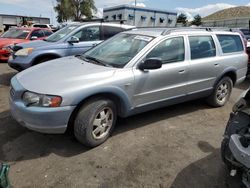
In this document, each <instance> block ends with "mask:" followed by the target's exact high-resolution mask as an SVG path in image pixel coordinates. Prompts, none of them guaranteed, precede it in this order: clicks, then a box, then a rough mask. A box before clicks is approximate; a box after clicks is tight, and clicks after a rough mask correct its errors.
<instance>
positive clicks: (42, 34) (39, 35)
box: [30, 30, 44, 38]
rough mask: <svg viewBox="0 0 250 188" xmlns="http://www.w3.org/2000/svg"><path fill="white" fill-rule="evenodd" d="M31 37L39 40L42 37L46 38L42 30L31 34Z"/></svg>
mask: <svg viewBox="0 0 250 188" xmlns="http://www.w3.org/2000/svg"><path fill="white" fill-rule="evenodd" d="M31 37H37V38H41V37H44V33H43V31H42V30H35V31H33V32H32V33H31V36H30V38H31Z"/></svg>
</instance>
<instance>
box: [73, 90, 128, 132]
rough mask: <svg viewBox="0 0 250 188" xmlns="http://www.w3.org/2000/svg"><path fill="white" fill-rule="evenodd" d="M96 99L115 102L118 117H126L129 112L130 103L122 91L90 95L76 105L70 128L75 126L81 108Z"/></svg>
mask: <svg viewBox="0 0 250 188" xmlns="http://www.w3.org/2000/svg"><path fill="white" fill-rule="evenodd" d="M96 98H105V99H109V100H111V101H113V102H114V103H115V105H116V107H117V115H118V116H119V117H126V116H127V115H128V112H129V108H130V102H129V99H128V97H127V96H126V94H125V93H123V92H122V91H120V92H119V93H117V92H113V91H103V92H96V93H92V94H89V95H87V96H85V97H84V98H82V99H81V100H80V102H79V103H78V104H77V105H76V108H75V109H74V111H73V112H72V114H71V116H70V118H69V122H68V128H72V127H73V125H74V120H75V118H76V115H77V113H78V112H79V110H80V109H81V107H82V106H83V105H84V104H86V103H87V102H88V101H90V100H94V99H96Z"/></svg>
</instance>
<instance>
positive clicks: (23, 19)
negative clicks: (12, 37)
mask: <svg viewBox="0 0 250 188" xmlns="http://www.w3.org/2000/svg"><path fill="white" fill-rule="evenodd" d="M27 22H32V23H41V24H49V23H50V19H49V18H43V17H27V16H20V15H7V14H0V29H4V30H8V29H9V27H11V26H22V25H24V24H27Z"/></svg>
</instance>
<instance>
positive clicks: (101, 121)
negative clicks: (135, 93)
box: [74, 98, 117, 147]
mask: <svg viewBox="0 0 250 188" xmlns="http://www.w3.org/2000/svg"><path fill="white" fill-rule="evenodd" d="M116 117H117V112H116V106H115V104H114V102H113V101H111V100H109V99H101V98H100V99H93V100H91V101H88V102H87V103H86V104H85V105H84V106H83V107H82V108H81V109H80V110H79V112H78V114H77V116H76V119H75V124H74V134H75V137H76V139H77V140H78V141H79V142H81V143H82V144H84V145H85V146H88V147H95V146H98V145H100V144H102V143H103V142H105V141H106V140H107V139H108V137H109V136H110V134H111V132H112V130H113V128H114V126H115V123H116Z"/></svg>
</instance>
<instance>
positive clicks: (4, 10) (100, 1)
mask: <svg viewBox="0 0 250 188" xmlns="http://www.w3.org/2000/svg"><path fill="white" fill-rule="evenodd" d="M134 2H135V0H95V5H96V7H97V8H98V12H97V13H96V14H97V15H98V16H101V15H102V10H103V8H105V7H110V6H115V5H121V4H131V5H132V4H134ZM55 5H56V0H0V14H16V15H24V16H42V17H48V18H50V19H51V22H52V24H56V23H57V22H56V13H55V12H54V9H53V6H55ZM242 5H244V6H245V5H246V6H250V2H249V0H237V1H236V0H224V1H216V0H202V1H201V0H192V1H188V0H137V6H142V7H150V8H157V9H162V10H170V11H176V12H178V13H185V14H186V15H187V16H188V19H189V20H191V19H192V18H193V16H194V15H196V14H200V15H201V16H202V17H204V16H207V15H209V14H211V13H214V12H216V11H218V10H222V9H225V8H230V7H234V6H242Z"/></svg>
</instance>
